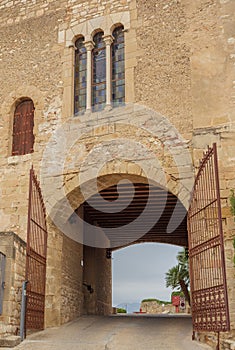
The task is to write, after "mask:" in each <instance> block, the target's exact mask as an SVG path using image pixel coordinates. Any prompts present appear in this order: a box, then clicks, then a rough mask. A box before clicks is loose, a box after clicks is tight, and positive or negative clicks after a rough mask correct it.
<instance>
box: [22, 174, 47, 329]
mask: <svg viewBox="0 0 235 350" xmlns="http://www.w3.org/2000/svg"><path fill="white" fill-rule="evenodd" d="M46 254H47V227H46V211H45V207H44V203H43V198H42V194H41V189H40V184H39V182H38V180H37V177H36V175H35V173H34V170H33V168H32V169H31V170H30V182H29V210H28V232H27V259H26V280H27V281H28V284H27V302H26V330H28V329H35V330H36V329H43V328H44V308H45V287H46Z"/></svg>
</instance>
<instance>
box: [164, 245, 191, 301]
mask: <svg viewBox="0 0 235 350" xmlns="http://www.w3.org/2000/svg"><path fill="white" fill-rule="evenodd" d="M177 260H178V264H177V265H176V266H174V267H172V268H170V269H169V270H168V272H167V273H166V277H165V280H166V287H171V288H172V289H176V290H181V291H182V292H183V293H184V296H185V299H186V300H187V302H188V303H189V305H190V294H189V267H188V256H187V252H186V250H185V249H184V250H183V251H181V252H179V253H178V254H177Z"/></svg>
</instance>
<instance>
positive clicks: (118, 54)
mask: <svg viewBox="0 0 235 350" xmlns="http://www.w3.org/2000/svg"><path fill="white" fill-rule="evenodd" d="M123 29H124V28H123V26H118V27H117V28H115V29H114V31H113V44H112V101H113V106H114V107H115V106H118V105H120V104H123V103H124V102H125V53H124V32H123Z"/></svg>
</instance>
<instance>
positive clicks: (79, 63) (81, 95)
mask: <svg viewBox="0 0 235 350" xmlns="http://www.w3.org/2000/svg"><path fill="white" fill-rule="evenodd" d="M75 47H76V51H75V72H74V113H75V114H78V113H79V112H83V111H85V109H86V89H87V87H86V85H87V52H86V48H85V46H84V38H79V39H78V40H77V41H76V42H75Z"/></svg>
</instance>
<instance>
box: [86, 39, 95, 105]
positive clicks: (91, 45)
mask: <svg viewBox="0 0 235 350" xmlns="http://www.w3.org/2000/svg"><path fill="white" fill-rule="evenodd" d="M84 46H85V48H86V51H87V86H86V111H87V112H90V111H91V83H92V50H93V48H94V43H93V41H86V42H84Z"/></svg>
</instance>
